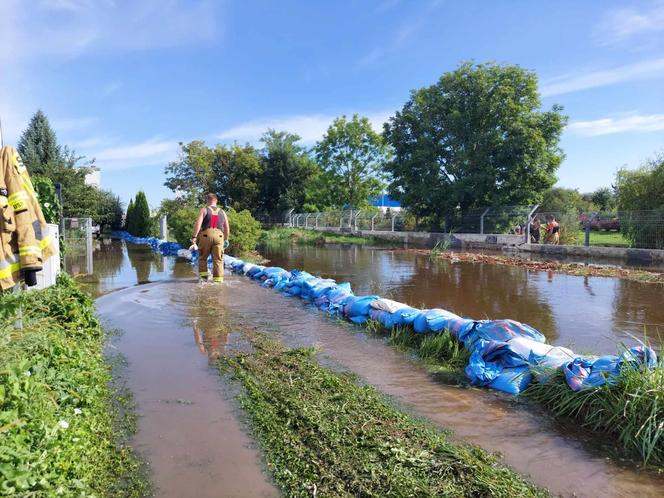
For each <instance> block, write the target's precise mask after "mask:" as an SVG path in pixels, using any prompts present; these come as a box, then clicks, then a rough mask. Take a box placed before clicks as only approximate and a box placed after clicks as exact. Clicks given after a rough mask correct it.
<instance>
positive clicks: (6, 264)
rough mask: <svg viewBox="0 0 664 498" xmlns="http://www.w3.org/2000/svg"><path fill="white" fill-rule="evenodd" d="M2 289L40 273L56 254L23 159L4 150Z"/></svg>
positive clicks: (0, 155) (0, 173)
mask: <svg viewBox="0 0 664 498" xmlns="http://www.w3.org/2000/svg"><path fill="white" fill-rule="evenodd" d="M0 213H1V215H0V249H1V250H0V289H2V290H6V289H9V288H11V287H13V286H14V285H15V284H16V283H17V282H18V281H19V280H20V279H21V278H23V277H22V275H25V274H26V273H27V274H29V273H31V272H35V271H39V270H41V269H42V263H43V262H44V261H46V259H47V258H49V257H50V256H52V255H53V254H54V252H55V249H54V244H53V241H52V240H51V237H50V236H49V233H48V225H47V224H46V221H45V220H44V215H43V214H42V211H41V207H40V206H39V202H38V200H37V196H36V194H35V191H34V189H33V187H32V182H31V181H30V175H29V174H28V171H27V170H26V168H25V166H24V165H23V162H22V161H21V157H20V156H19V155H18V152H17V151H16V149H14V148H13V147H9V146H5V147H2V149H0Z"/></svg>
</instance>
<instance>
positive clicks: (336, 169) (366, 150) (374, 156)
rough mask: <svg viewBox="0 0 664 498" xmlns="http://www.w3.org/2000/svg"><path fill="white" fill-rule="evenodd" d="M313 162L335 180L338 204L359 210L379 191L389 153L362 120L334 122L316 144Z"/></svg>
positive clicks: (354, 118) (369, 125) (382, 142)
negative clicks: (341, 203) (316, 161)
mask: <svg viewBox="0 0 664 498" xmlns="http://www.w3.org/2000/svg"><path fill="white" fill-rule="evenodd" d="M315 153H316V158H317V160H318V163H319V164H320V165H321V167H322V168H323V170H324V171H325V172H327V173H328V175H331V176H332V177H333V178H334V181H335V182H336V183H337V189H338V190H337V191H338V193H339V195H340V196H341V199H340V200H341V201H342V202H343V203H344V204H346V205H347V206H349V207H352V208H358V207H363V206H365V205H367V204H368V198H369V196H372V195H377V194H379V193H380V191H381V189H382V186H383V185H382V182H381V176H382V174H383V167H384V165H385V162H386V161H387V159H388V158H389V149H388V147H387V146H386V145H385V143H384V141H383V137H382V136H381V135H380V134H378V133H376V132H375V131H374V130H373V128H372V127H371V123H370V122H369V120H368V119H367V118H365V117H359V116H358V115H357V114H355V115H353V117H352V119H351V120H350V121H349V120H348V119H346V116H345V115H344V116H341V117H339V118H336V119H335V120H334V121H333V122H332V125H331V126H330V127H329V128H328V129H327V132H326V133H325V135H324V136H323V139H322V140H321V141H320V142H318V143H317V144H316V147H315Z"/></svg>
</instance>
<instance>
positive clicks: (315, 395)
mask: <svg viewBox="0 0 664 498" xmlns="http://www.w3.org/2000/svg"><path fill="white" fill-rule="evenodd" d="M251 342H252V345H253V347H254V351H253V352H252V353H240V354H238V355H236V356H230V357H224V358H222V359H221V360H220V369H221V370H222V371H227V372H230V373H231V374H232V375H233V376H234V378H235V379H237V380H239V381H240V383H241V384H242V386H243V387H244V394H242V395H241V398H240V401H241V405H242V407H243V408H244V409H245V410H246V412H247V413H248V415H249V418H250V421H251V423H252V426H253V429H254V432H255V434H256V436H257V438H258V440H259V442H260V444H261V446H262V447H263V449H264V450H265V455H266V460H267V463H268V466H269V468H270V470H271V472H272V474H273V476H274V478H275V480H276V481H277V483H278V484H279V485H280V486H281V488H282V489H283V490H284V492H285V494H286V495H287V496H366V497H369V496H375V497H386V496H505V497H508V496H509V497H511V496H547V493H546V492H545V491H544V490H540V489H538V488H536V487H535V486H534V485H532V484H529V483H528V482H526V481H525V480H524V479H523V477H521V476H519V475H518V474H517V473H515V472H514V471H512V470H511V469H509V468H507V467H505V466H503V465H502V464H500V463H499V462H498V460H497V459H496V458H495V457H494V456H492V455H490V454H488V453H487V452H485V451H483V450H482V449H480V448H477V447H473V446H469V445H463V444H459V443H452V442H451V441H450V439H449V437H448V435H447V434H446V433H444V432H441V431H439V430H437V429H435V428H433V427H430V426H428V425H426V424H425V423H424V422H421V421H419V420H416V419H413V418H411V417H409V416H407V415H405V414H404V413H402V412H400V411H398V410H397V409H395V408H394V407H392V406H391V405H390V404H389V403H388V402H387V401H386V400H385V399H384V398H383V396H382V395H381V394H380V393H378V392H377V391H376V390H375V389H374V388H372V387H370V386H363V385H360V384H359V383H358V382H357V380H356V379H355V378H354V377H352V376H350V375H348V374H340V373H336V372H332V371H331V370H328V369H325V368H323V367H321V366H320V365H319V364H318V363H317V362H316V360H315V358H314V355H313V351H312V350H311V349H292V350H286V349H284V348H283V347H282V346H280V345H279V344H278V343H276V342H274V341H272V340H269V339H267V338H265V337H264V336H261V335H253V336H252V337H251Z"/></svg>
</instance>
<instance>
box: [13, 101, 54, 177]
mask: <svg viewBox="0 0 664 498" xmlns="http://www.w3.org/2000/svg"><path fill="white" fill-rule="evenodd" d="M16 149H17V150H18V152H19V154H21V158H22V159H23V163H24V164H25V166H26V167H27V168H28V171H29V172H30V174H31V175H47V173H48V166H49V165H51V164H54V163H56V162H58V161H61V160H62V159H63V154H62V150H61V147H60V146H59V145H58V141H57V139H56V136H55V132H54V131H53V128H51V125H50V123H49V122H48V118H47V117H46V114H44V113H43V112H42V110H41V109H40V110H38V111H37V112H36V113H35V114H34V116H32V119H30V123H29V124H28V127H27V128H26V129H25V131H24V132H23V134H22V135H21V138H20V139H19V141H18V145H17V147H16Z"/></svg>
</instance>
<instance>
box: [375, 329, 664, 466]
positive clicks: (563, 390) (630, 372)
mask: <svg viewBox="0 0 664 498" xmlns="http://www.w3.org/2000/svg"><path fill="white" fill-rule="evenodd" d="M366 328H367V330H368V331H369V333H371V334H373V335H383V336H384V335H386V334H389V335H388V342H389V343H390V344H391V345H393V346H395V347H397V348H399V349H402V350H406V351H409V352H412V353H415V354H416V355H418V356H419V357H420V358H422V359H423V360H424V361H425V363H426V364H427V365H428V366H429V367H430V368H432V369H433V371H434V372H435V373H436V374H438V376H439V378H440V379H441V380H444V381H445V382H447V383H450V384H464V383H467V379H466V377H465V374H464V368H465V367H466V365H467V364H468V360H469V359H470V351H469V350H467V349H466V348H465V347H464V346H463V345H462V344H461V343H459V342H458V341H456V340H455V339H454V338H453V337H452V336H451V335H450V334H449V332H447V331H441V332H440V333H437V334H417V333H415V332H414V331H413V330H412V329H411V328H409V327H395V328H394V329H393V330H392V331H387V330H386V329H384V328H383V326H382V325H381V324H380V322H377V321H375V320H369V321H368V322H367V324H366ZM523 398H524V399H525V400H526V401H528V402H531V403H535V404H537V405H540V406H543V407H544V408H546V409H547V410H548V411H549V412H550V413H551V414H552V415H553V416H555V417H564V418H571V419H573V420H575V421H576V422H578V423H579V424H580V425H581V426H583V427H585V428H587V429H589V430H591V431H593V432H595V433H600V434H608V435H610V436H611V437H612V438H614V439H615V440H616V441H617V442H618V445H619V447H618V450H619V451H621V452H622V453H623V454H624V455H627V456H630V457H635V458H638V459H639V460H640V461H641V462H642V463H643V464H648V463H650V464H652V465H655V466H658V467H663V466H664V359H662V358H660V360H659V363H658V364H657V366H656V367H655V368H651V369H645V368H639V367H624V368H623V369H622V370H621V372H620V376H619V377H618V378H617V379H616V382H615V383H611V384H605V385H604V386H601V387H598V388H588V389H584V390H582V391H580V392H574V391H572V390H571V389H570V388H569V386H568V385H567V383H566V381H565V378H564V376H563V374H562V373H561V372H560V371H559V372H557V373H556V374H555V375H552V376H551V378H550V379H549V380H548V381H547V382H543V383H538V382H533V383H532V384H531V385H530V386H529V387H528V389H526V391H525V392H524V393H523Z"/></svg>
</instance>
